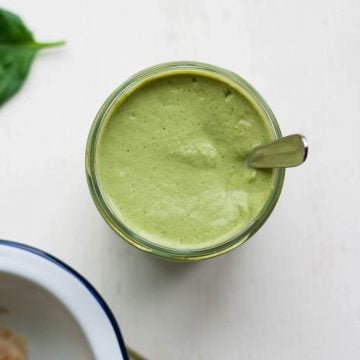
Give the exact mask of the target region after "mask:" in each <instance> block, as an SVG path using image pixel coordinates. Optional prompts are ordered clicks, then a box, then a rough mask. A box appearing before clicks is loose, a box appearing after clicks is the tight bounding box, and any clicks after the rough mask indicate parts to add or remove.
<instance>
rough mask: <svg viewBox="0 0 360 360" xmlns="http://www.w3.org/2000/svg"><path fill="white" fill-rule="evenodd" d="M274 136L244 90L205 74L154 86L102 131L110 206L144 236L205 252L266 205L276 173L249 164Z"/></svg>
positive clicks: (100, 148) (145, 87)
mask: <svg viewBox="0 0 360 360" xmlns="http://www.w3.org/2000/svg"><path fill="white" fill-rule="evenodd" d="M271 137H272V136H271V132H270V130H269V128H268V127H267V125H266V120H264V118H263V117H262V115H261V114H260V113H259V111H258V110H257V109H256V107H255V106H254V105H253V103H252V102H251V101H250V100H248V98H247V97H245V96H244V95H243V94H242V92H241V89H238V88H236V87H235V85H232V84H230V83H227V82H226V81H225V80H220V79H218V78H215V77H214V78H213V77H210V75H207V74H203V73H200V72H199V73H186V72H184V73H180V74H179V73H173V74H170V75H164V76H162V77H157V78H153V79H150V80H147V81H146V82H145V83H143V84H142V85H140V86H138V87H137V88H136V89H135V90H133V91H132V92H131V93H130V94H129V95H127V96H126V97H122V98H120V99H119V100H118V101H117V103H116V104H115V105H114V106H113V107H112V110H111V111H110V112H109V113H108V115H107V117H106V118H105V120H104V124H103V126H102V129H101V131H100V134H99V138H98V142H97V146H96V155H95V171H96V176H97V180H98V182H99V186H100V189H101V191H102V194H103V196H104V198H105V201H106V203H107V205H108V206H109V207H110V208H111V210H112V212H113V213H114V214H115V216H116V217H118V218H119V220H120V221H121V222H122V223H123V224H124V225H125V226H127V227H128V228H129V229H130V230H132V231H133V232H134V233H136V234H138V235H140V236H142V237H143V238H145V239H146V240H148V241H150V242H152V243H156V244H158V245H163V246H166V247H171V248H182V249H185V248H189V249H194V248H202V247H207V246H212V245H216V244H218V243H220V242H223V241H225V240H228V239H229V238H230V237H232V236H234V235H236V234H237V233H239V232H240V231H241V230H242V229H243V228H244V227H246V226H247V225H248V224H249V223H250V222H251V221H252V220H253V219H254V217H255V216H256V215H257V214H258V212H259V211H260V210H261V208H262V207H263V205H264V204H265V202H266V200H267V198H268V196H269V193H270V191H271V188H272V183H273V171H272V170H266V171H265V170H254V169H250V168H248V167H246V165H245V164H244V158H245V156H246V154H247V153H248V152H249V151H250V150H251V149H252V148H253V147H254V146H256V145H258V144H261V143H264V142H266V141H268V140H270V139H271Z"/></svg>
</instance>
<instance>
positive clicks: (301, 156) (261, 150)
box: [246, 134, 308, 168]
mask: <svg viewBox="0 0 360 360" xmlns="http://www.w3.org/2000/svg"><path fill="white" fill-rule="evenodd" d="M307 154H308V144H307V141H306V138H305V136H303V135H299V134H294V135H289V136H285V137H283V138H280V139H277V140H275V141H273V142H271V143H269V144H267V145H261V146H257V147H255V148H254V149H253V150H252V151H251V152H250V153H249V155H248V156H247V158H246V163H247V165H248V166H250V167H253V168H287V167H294V166H298V165H300V164H302V163H303V162H304V161H305V160H306V157H307Z"/></svg>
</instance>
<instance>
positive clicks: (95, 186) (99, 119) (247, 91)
mask: <svg viewBox="0 0 360 360" xmlns="http://www.w3.org/2000/svg"><path fill="white" fill-rule="evenodd" d="M176 72H179V73H184V72H186V73H192V72H193V73H196V74H204V75H207V74H208V75H211V76H212V77H216V78H219V79H223V80H224V81H225V82H226V83H230V84H234V86H235V87H238V88H240V89H241V92H242V93H243V94H244V95H245V96H246V97H247V98H248V99H249V100H251V101H252V102H253V103H254V104H255V105H256V107H257V109H258V111H259V112H261V113H262V115H263V118H264V119H265V120H266V121H267V123H268V127H269V129H270V131H271V133H272V138H273V139H277V138H280V137H281V131H280V128H279V125H278V123H277V121H276V118H275V116H274V114H273V113H272V111H271V109H270V108H269V106H268V105H267V104H266V102H265V101H264V99H263V98H262V97H261V96H260V95H259V94H258V92H257V91H256V90H255V89H254V88H253V87H252V86H251V85H250V84H249V83H248V82H247V81H245V80H244V79H242V78H241V77H240V76H238V75H236V74H235V73H233V72H230V71H227V70H224V69H221V68H219V67H216V66H213V65H209V64H204V63H198V62H190V61H178V62H171V63H165V64H160V65H156V66H152V67H150V68H147V69H145V70H143V71H140V72H139V73H137V74H135V75H134V76H132V77H131V78H130V79H128V80H127V81H125V82H124V83H123V84H122V85H120V86H119V87H118V88H117V89H116V90H115V91H114V92H113V93H112V94H111V95H110V96H109V97H108V98H107V99H106V101H105V102H104V104H103V105H102V107H101V108H100V110H99V112H98V113H97V115H96V117H95V120H94V122H93V125H92V127H91V130H90V134H89V137H88V141H87V146H86V174H87V181H88V185H89V188H90V192H91V195H92V197H93V199H94V202H95V204H96V206H97V208H98V210H99V212H100V214H101V215H102V217H103V218H104V219H105V221H106V222H107V223H108V224H109V225H110V227H111V228H112V229H113V230H114V231H115V232H116V233H117V234H118V235H120V236H121V237H122V238H123V239H125V240H126V241H127V242H128V243H130V244H131V245H133V246H135V247H137V248H138V249H140V250H143V251H145V252H147V253H150V254H152V255H155V256H158V257H161V258H165V259H168V260H177V261H195V260H202V259H208V258H211V257H214V256H218V255H221V254H224V253H226V252H228V251H230V250H232V249H234V248H236V247H237V246H239V245H241V244H243V243H244V242H245V241H246V240H248V239H249V238H250V237H251V236H252V235H254V234H255V233H256V231H257V230H258V229H259V228H260V227H261V226H262V225H263V224H264V223H265V221H266V220H267V218H268V217H269V215H270V214H271V212H272V210H273V209H274V207H275V205H276V203H277V200H278V198H279V196H280V193H281V189H282V185H283V181H284V176H285V170H284V169H274V177H273V186H272V190H271V192H270V195H269V197H268V199H267V201H266V203H265V205H264V206H263V207H262V209H261V210H260V212H259V213H258V214H257V215H256V217H255V218H254V219H253V220H252V221H251V223H249V224H248V225H247V226H246V227H245V228H243V229H242V230H241V231H240V232H239V233H238V234H236V235H235V236H233V237H231V238H229V239H227V240H226V241H224V242H222V243H220V244H215V245H213V246H210V247H204V248H196V249H178V248H169V247H164V246H161V245H158V244H155V243H153V242H151V241H149V240H147V239H145V238H143V237H141V236H139V235H137V234H136V233H134V232H133V231H132V230H131V229H129V228H128V227H126V226H125V224H123V223H122V221H121V219H119V218H118V217H117V216H116V215H115V214H114V212H113V211H112V210H111V208H110V207H109V206H108V205H107V203H106V201H105V198H104V196H103V194H102V191H101V188H100V186H99V182H98V180H97V176H96V169H95V154H96V146H97V142H98V135H99V132H100V129H101V127H102V125H103V123H104V119H105V118H106V115H107V114H108V112H109V111H110V109H111V108H112V107H113V106H114V104H115V103H117V101H119V99H121V98H122V97H126V96H127V95H128V94H129V92H132V91H133V90H134V89H135V88H137V87H139V86H140V85H141V84H143V83H144V82H146V81H149V80H150V79H152V78H154V77H158V76H160V75H166V74H176Z"/></svg>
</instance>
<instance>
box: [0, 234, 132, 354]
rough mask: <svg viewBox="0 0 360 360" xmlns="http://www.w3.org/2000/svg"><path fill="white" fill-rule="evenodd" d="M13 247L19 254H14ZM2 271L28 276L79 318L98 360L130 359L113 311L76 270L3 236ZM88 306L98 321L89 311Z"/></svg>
mask: <svg viewBox="0 0 360 360" xmlns="http://www.w3.org/2000/svg"><path fill="white" fill-rule="evenodd" d="M14 250H15V252H17V253H18V256H17V255H16V256H14ZM19 251H20V253H19ZM1 255H4V256H1ZM29 256H30V257H29ZM34 260H35V263H34V262H33V261H34ZM0 272H5V273H9V274H12V275H15V276H20V277H23V278H27V279H28V280H30V281H33V282H34V283H37V284H38V285H40V286H41V287H43V288H45V289H47V290H48V291H49V292H50V293H52V294H53V295H54V296H55V297H56V298H57V299H59V300H60V301H61V302H62V303H63V304H64V305H65V306H66V307H67V308H68V310H69V311H70V313H71V314H72V315H73V316H74V318H75V319H76V321H78V323H79V325H80V327H81V328H82V330H83V331H84V334H85V336H86V337H87V339H88V342H89V345H90V347H91V349H92V351H93V354H94V356H95V359H97V360H98V359H99V360H100V359H110V358H111V359H124V360H128V355H127V352H126V348H125V344H124V341H123V338H122V335H121V331H120V328H119V326H118V324H117V321H116V319H115V317H114V315H113V313H112V312H111V310H110V308H109V307H108V305H107V304H106V302H105V301H104V299H103V298H102V297H101V296H100V294H99V293H98V292H97V290H96V289H95V288H94V287H93V286H92V285H91V284H90V283H89V282H88V281H87V280H86V279H85V278H84V277H83V276H82V275H80V274H79V273H78V272H77V271H76V270H74V269H73V268H71V267H70V266H68V265H67V264H65V263H64V262H62V261H61V260H59V259H57V258H55V257H54V256H52V255H49V254H48V253H46V252H44V251H42V250H39V249H37V248H34V247H32V246H29V245H24V244H21V243H17V242H13V241H8V240H1V239H0ZM60 283H61V284H64V283H65V284H66V287H67V288H68V290H67V292H66V291H60V290H59V289H60V288H62V286H60V285H59V284H60ZM78 299H81V301H80V300H78ZM87 306H88V308H87ZM89 309H91V314H92V316H93V317H95V319H96V321H93V319H90V317H91V316H89V314H88V313H86V311H89ZM99 339H100V340H99Z"/></svg>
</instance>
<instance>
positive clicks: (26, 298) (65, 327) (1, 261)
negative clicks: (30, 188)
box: [0, 240, 128, 360]
mask: <svg viewBox="0 0 360 360" xmlns="http://www.w3.org/2000/svg"><path fill="white" fill-rule="evenodd" d="M1 328H7V329H10V330H11V331H12V332H13V333H14V334H15V335H17V336H20V337H21V338H23V339H24V340H25V343H26V348H27V351H28V356H29V360H49V359H51V360H64V359H66V360H118V359H119V360H120V359H125V360H127V359H128V357H127V354H126V350H125V345H124V342H123V339H122V336H121V333H120V329H119V327H118V325H117V322H116V320H115V318H114V316H113V314H112V313H111V311H110V309H109V307H108V306H107V305H106V303H105V302H104V300H103V299H102V298H101V297H100V295H99V294H98V293H97V291H96V290H95V289H94V288H93V287H92V286H91V285H90V284H89V282H88V281H87V280H85V279H84V278H83V277H82V276H81V275H79V274H78V273H77V272H76V271H74V270H73V269H71V268H70V267H69V266H67V265H66V264H64V263H63V262H61V261H60V260H58V259H56V258H54V257H53V256H51V255H48V254H46V253H44V252H42V251H40V250H38V249H35V248H32V247H30V246H26V245H22V244H19V243H15V242H10V241H4V240H0V329H1Z"/></svg>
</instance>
